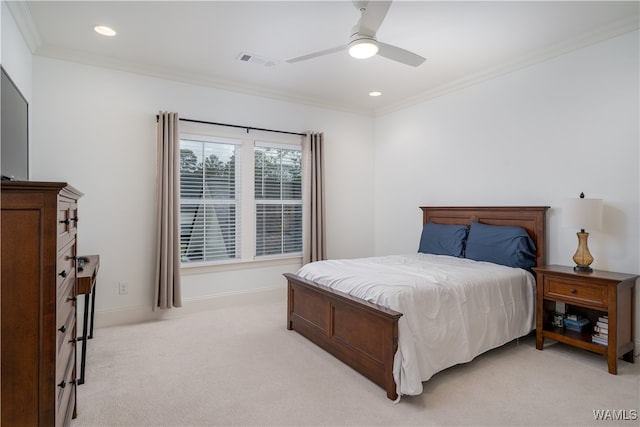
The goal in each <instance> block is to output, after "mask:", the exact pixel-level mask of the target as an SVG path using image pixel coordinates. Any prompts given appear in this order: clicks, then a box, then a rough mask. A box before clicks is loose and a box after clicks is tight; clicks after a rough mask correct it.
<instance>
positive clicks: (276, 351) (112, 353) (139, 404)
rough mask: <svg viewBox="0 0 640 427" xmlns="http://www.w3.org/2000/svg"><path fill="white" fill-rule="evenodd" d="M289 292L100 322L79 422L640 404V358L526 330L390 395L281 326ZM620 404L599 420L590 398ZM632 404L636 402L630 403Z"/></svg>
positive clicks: (347, 419)
mask: <svg viewBox="0 0 640 427" xmlns="http://www.w3.org/2000/svg"><path fill="white" fill-rule="evenodd" d="M285 313H286V303H285V302H284V301H282V302H278V303H266V304H254V305H250V306H242V307H232V308H225V309H219V310H214V311H208V312H202V313H196V314H190V315H185V316H181V317H177V318H173V319H171V320H164V321H158V322H153V323H144V324H138V325H130V326H122V327H111V328H102V329H96V330H95V331H94V339H92V340H90V341H89V342H88V344H89V348H88V357H87V371H86V377H85V381H86V382H85V384H84V385H81V386H79V387H78V418H77V419H75V420H74V421H73V422H72V427H78V426H117V425H130V426H142V425H149V426H160V425H163V426H187V425H191V426H205V425H292V426H305V425H334V426H343V425H344V426H352V425H365V426H378V425H455V426H457V425H478V426H480V425H483V426H484V425H486V426H495V425H504V426H517V425H531V426H542V425H554V426H555V425H563V426H568V425H571V426H574V425H607V426H608V425H625V426H637V425H638V424H639V423H638V420H637V419H636V420H631V419H630V418H633V417H634V414H637V413H638V411H639V410H640V407H639V406H640V403H639V402H640V397H639V394H640V391H639V390H640V363H636V364H630V363H627V362H624V361H619V363H618V371H619V375H617V376H614V375H610V374H608V373H607V365H606V360H605V359H604V358H603V357H602V356H598V355H595V354H592V353H589V352H585V351H581V350H577V349H573V348H571V347H569V346H565V345H561V344H551V345H547V346H546V347H545V350H544V351H538V350H536V349H535V339H534V337H532V336H528V337H525V338H523V339H520V340H519V342H516V341H514V342H511V343H508V344H507V345H505V346H503V347H501V348H499V349H496V350H492V351H490V352H488V353H486V354H484V355H482V356H480V357H478V358H476V359H475V360H474V361H473V362H471V363H468V364H465V365H459V366H456V367H454V368H451V369H448V370H446V371H444V372H441V373H439V374H437V375H436V376H434V377H433V378H432V379H431V380H429V381H427V382H425V384H424V386H425V390H424V393H423V394H422V395H420V396H411V397H406V396H405V397H403V399H402V401H401V402H400V403H399V404H397V405H394V404H393V403H392V402H391V401H389V400H388V399H387V398H386V395H385V392H384V391H383V390H382V389H381V388H379V387H378V386H376V385H374V384H373V383H371V382H370V381H368V380H367V379H365V378H364V377H362V376H361V375H360V374H358V373H357V372H355V371H353V370H352V369H351V368H349V367H347V366H346V365H344V364H342V362H340V361H338V360H336V359H334V358H333V357H332V356H331V355H329V354H327V353H325V352H324V351H323V350H321V349H320V348H319V347H317V346H315V345H314V344H313V343H311V342H309V341H307V340H306V339H304V338H303V337H301V336H300V335H298V334H297V333H295V332H292V331H288V330H286V328H285V319H286V315H285ZM599 409H603V410H615V411H616V412H615V413H612V412H610V413H609V415H610V416H611V414H614V415H616V416H617V417H622V418H627V420H619V421H611V420H609V421H600V420H596V419H595V418H594V413H593V411H594V410H599ZM634 411H635V412H634Z"/></svg>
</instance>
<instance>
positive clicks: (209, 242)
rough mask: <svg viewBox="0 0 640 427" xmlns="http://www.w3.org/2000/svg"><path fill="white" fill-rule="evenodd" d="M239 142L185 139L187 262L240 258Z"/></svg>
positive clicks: (182, 231)
mask: <svg viewBox="0 0 640 427" xmlns="http://www.w3.org/2000/svg"><path fill="white" fill-rule="evenodd" d="M237 169H238V162H237V156H236V144H234V143H232V142H228V141H225V142H214V141H211V140H196V139H195V138H190V139H186V138H183V139H181V140H180V243H181V245H180V246H181V259H182V262H183V263H189V262H209V261H220V260H229V259H234V258H237V257H238V254H239V243H238V242H239V241H240V239H239V237H240V236H239V230H238V227H237V222H238V219H239V218H238V214H239V206H238V203H239V200H240V198H239V188H240V187H239V186H238V185H237V181H236V177H237V175H238V170H237Z"/></svg>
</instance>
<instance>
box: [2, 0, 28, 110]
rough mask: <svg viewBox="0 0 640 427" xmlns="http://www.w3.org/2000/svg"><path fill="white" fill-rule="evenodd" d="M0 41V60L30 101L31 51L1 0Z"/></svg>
mask: <svg viewBox="0 0 640 427" xmlns="http://www.w3.org/2000/svg"><path fill="white" fill-rule="evenodd" d="M0 7H1V9H0V10H1V11H2V15H1V19H2V27H0V28H2V31H1V34H2V37H1V40H2V43H1V46H2V47H1V49H2V50H0V52H1V55H0V59H1V60H0V62H1V63H2V67H3V68H4V69H5V70H6V71H7V73H8V74H9V76H10V77H11V80H13V82H14V83H15V84H16V86H18V89H20V92H21V93H22V95H23V96H24V97H25V98H26V99H27V102H31V93H32V90H31V68H32V59H31V52H30V51H29V47H28V46H27V44H26V42H25V41H24V38H23V37H22V33H21V32H20V30H19V29H18V26H17V25H16V23H15V21H14V20H13V16H12V15H11V12H10V11H9V8H8V7H7V5H6V4H5V2H1V6H0Z"/></svg>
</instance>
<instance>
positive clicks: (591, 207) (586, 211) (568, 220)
mask: <svg viewBox="0 0 640 427" xmlns="http://www.w3.org/2000/svg"><path fill="white" fill-rule="evenodd" d="M562 220H563V224H562V225H563V226H565V227H571V228H578V229H580V231H579V232H578V233H576V235H577V236H578V249H577V250H576V253H575V255H573V261H574V262H575V263H576V266H575V267H573V270H574V271H582V272H592V271H593V269H592V268H591V267H590V265H591V263H592V262H593V256H591V253H590V252H589V247H588V245H587V240H588V239H589V233H587V232H586V231H585V230H599V229H600V228H602V199H587V198H585V197H584V193H580V198H577V199H567V200H566V202H565V204H564V213H563V215H562Z"/></svg>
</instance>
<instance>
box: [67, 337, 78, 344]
mask: <svg viewBox="0 0 640 427" xmlns="http://www.w3.org/2000/svg"><path fill="white" fill-rule="evenodd" d="M76 341H78V339H77V338H71V339H70V340H69V343H70V344H75V343H76Z"/></svg>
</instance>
